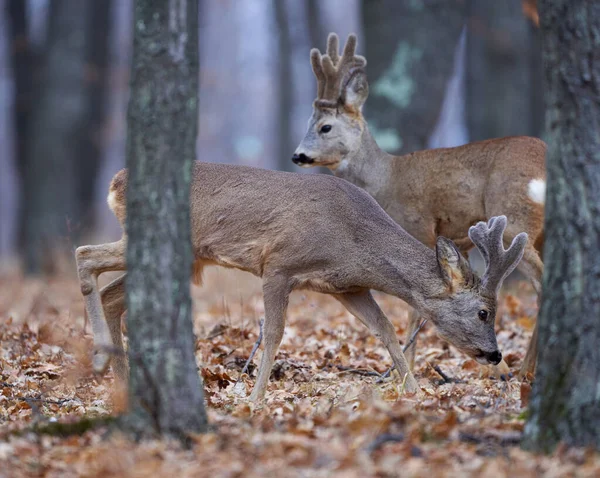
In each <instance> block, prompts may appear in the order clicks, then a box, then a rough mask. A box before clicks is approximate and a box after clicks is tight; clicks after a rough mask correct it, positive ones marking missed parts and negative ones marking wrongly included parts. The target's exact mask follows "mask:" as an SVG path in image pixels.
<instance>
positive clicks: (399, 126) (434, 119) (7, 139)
mask: <svg viewBox="0 0 600 478" xmlns="http://www.w3.org/2000/svg"><path fill="white" fill-rule="evenodd" d="M132 3H133V2H132V0H0V264H2V263H5V264H7V263H12V264H14V263H15V261H16V259H17V258H21V259H22V264H23V265H24V268H25V270H26V271H28V272H31V273H36V272H52V271H53V270H54V269H55V267H56V264H55V261H54V260H52V258H53V257H54V255H53V254H50V253H49V251H54V250H55V249H57V248H62V249H64V250H66V251H72V250H73V248H74V247H75V246H76V245H78V244H81V243H83V242H85V241H89V240H93V241H101V240H110V239H115V238H116V237H117V235H118V232H117V231H118V224H117V222H116V220H115V219H114V218H113V217H112V214H111V212H110V211H109V210H108V208H107V207H106V203H105V197H106V192H107V187H108V183H109V181H110V178H111V176H112V175H113V174H114V173H115V172H116V171H118V170H119V169H120V168H122V167H123V165H124V163H125V140H126V129H125V124H126V123H125V118H126V108H127V99H128V82H129V78H128V76H129V71H130V57H131V47H132ZM529 3H530V2H529V1H528V0H525V1H523V0H503V1H494V0H402V1H401V0H362V1H361V0H201V1H200V77H201V78H200V122H199V137H198V144H197V151H198V159H199V160H202V161H210V162H226V163H239V164H247V165H252V166H259V167H265V168H276V169H282V170H290V171H291V170H295V166H294V165H293V164H292V162H291V160H290V158H291V155H292V153H293V151H294V149H295V148H296V146H297V144H298V143H299V142H300V140H301V138H302V136H303V134H304V132H305V128H306V123H307V120H308V118H309V116H310V114H311V110H312V101H313V99H314V97H315V92H316V82H315V79H314V77H313V74H312V71H311V68H310V63H309V51H310V48H312V47H318V48H319V49H321V50H323V49H324V47H325V40H326V37H327V34H328V33H329V32H330V31H334V32H337V33H338V34H339V35H340V37H341V39H342V41H344V40H345V38H346V36H347V35H348V34H349V33H350V32H355V33H357V34H358V38H359V48H358V52H359V53H360V54H363V55H366V57H367V62H368V66H367V74H368V76H369V82H370V84H371V92H370V97H369V99H368V100H367V103H366V107H365V115H366V117H367V120H368V122H369V126H370V128H371V130H372V131H373V133H374V136H375V138H376V139H377V141H378V143H379V144H380V146H381V147H383V148H384V149H386V150H388V151H390V152H394V153H407V152H411V151H414V150H418V149H425V148H431V147H442V146H456V145H460V144H464V143H466V142H469V141H476V140H480V139H485V138H491V137H500V136H508V135H521V134H523V135H533V136H543V131H542V128H543V91H542V80H541V75H542V72H541V67H542V65H541V53H540V38H539V30H538V29H537V27H536V25H535V23H536V18H535V15H534V14H529V15H528V12H529V8H528V5H529Z"/></svg>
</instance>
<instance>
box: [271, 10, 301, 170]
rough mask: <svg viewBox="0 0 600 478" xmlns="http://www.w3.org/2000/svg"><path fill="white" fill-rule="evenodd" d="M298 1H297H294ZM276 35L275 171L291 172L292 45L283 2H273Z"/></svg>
mask: <svg viewBox="0 0 600 478" xmlns="http://www.w3.org/2000/svg"><path fill="white" fill-rule="evenodd" d="M296 1H298V0H296ZM273 9H274V11H275V20H276V22H277V33H278V35H279V51H278V54H279V61H278V70H277V89H278V93H279V95H278V99H277V109H278V110H277V116H278V121H277V127H278V128H279V134H278V142H279V147H278V150H277V159H276V164H277V169H279V170H281V171H292V170H293V169H294V168H293V166H294V163H292V161H291V159H290V158H291V157H292V154H293V152H294V149H295V146H294V144H293V143H294V141H293V139H292V122H291V118H290V117H291V115H292V107H293V105H292V97H293V91H292V88H293V86H292V45H291V42H290V28H289V24H288V15H287V12H286V2H285V0H273Z"/></svg>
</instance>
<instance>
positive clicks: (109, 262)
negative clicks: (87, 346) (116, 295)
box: [75, 239, 126, 373]
mask: <svg viewBox="0 0 600 478" xmlns="http://www.w3.org/2000/svg"><path fill="white" fill-rule="evenodd" d="M125 244H126V241H125V239H121V240H120V241H117V242H113V243H110V244H101V245H98V246H82V247H78V248H77V251H76V252H75V257H76V259H77V273H78V275H79V285H80V287H81V293H82V294H83V298H84V302H85V309H86V312H87V315H88V318H89V320H90V323H91V325H92V332H93V334H94V348H95V351H94V356H93V359H92V365H93V367H94V370H95V371H96V372H98V373H102V372H104V371H105V370H106V368H107V367H108V364H109V362H110V351H111V350H112V345H113V344H112V339H111V333H110V330H109V328H108V323H107V321H106V318H105V317H104V310H103V307H102V299H101V298H100V293H99V291H98V276H99V275H100V274H101V273H103V272H107V271H118V270H125Z"/></svg>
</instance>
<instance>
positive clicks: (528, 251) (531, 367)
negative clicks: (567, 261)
mask: <svg viewBox="0 0 600 478" xmlns="http://www.w3.org/2000/svg"><path fill="white" fill-rule="evenodd" d="M517 267H518V268H519V269H520V270H521V272H522V273H523V274H524V275H525V276H526V277H528V278H529V280H531V283H532V284H533V288H534V289H535V292H536V294H537V301H538V314H539V311H540V310H541V308H540V306H541V302H542V274H543V273H544V264H543V262H542V260H541V259H540V255H539V254H538V252H537V251H536V250H535V248H534V247H533V246H530V245H529V244H528V245H527V247H526V248H525V252H524V253H523V259H521V262H520V263H519V265H518V266H517ZM537 332H538V320H537V319H536V321H535V326H534V329H533V334H532V335H531V339H530V341H529V347H528V348H527V353H526V354H525V358H524V359H523V364H522V365H521V370H520V371H519V379H523V378H525V377H526V376H527V374H533V373H534V372H535V366H536V362H537V348H538V344H537V338H538V333H537Z"/></svg>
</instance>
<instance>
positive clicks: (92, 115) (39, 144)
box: [7, 0, 112, 273]
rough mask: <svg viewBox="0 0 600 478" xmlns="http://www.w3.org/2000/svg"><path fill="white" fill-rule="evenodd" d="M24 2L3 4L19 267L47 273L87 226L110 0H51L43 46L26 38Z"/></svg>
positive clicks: (98, 150)
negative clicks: (17, 182)
mask: <svg viewBox="0 0 600 478" xmlns="http://www.w3.org/2000/svg"><path fill="white" fill-rule="evenodd" d="M26 4H27V2H25V1H22V0H9V2H8V5H7V6H8V13H9V18H10V23H9V25H10V39H11V47H12V48H11V51H12V55H11V58H12V66H13V75H14V80H15V107H14V124H15V131H16V158H17V165H18V169H19V172H20V176H21V193H22V194H21V195H22V198H21V203H22V204H21V213H20V217H21V221H22V224H21V237H22V252H23V256H24V263H25V270H26V272H28V273H39V272H42V271H43V270H52V269H53V266H54V258H55V252H57V251H58V250H61V249H68V248H69V246H71V242H72V241H77V240H78V238H79V237H80V236H81V234H82V233H83V232H85V231H86V230H87V229H89V228H90V227H91V225H92V223H93V217H92V214H91V211H92V201H93V191H94V182H95V178H96V172H97V170H98V165H99V161H100V155H101V134H100V130H101V125H102V122H103V120H104V104H105V96H106V95H105V86H106V79H107V68H106V65H107V60H108V38H109V36H108V30H109V18H110V6H111V4H112V1H111V0H104V1H100V2H97V1H94V0H54V1H52V2H50V5H49V18H48V24H49V25H48V37H47V42H46V45H45V46H44V47H43V48H41V49H40V48H38V49H37V50H36V49H34V48H33V46H32V43H31V41H30V38H29V37H28V33H27V31H28V21H27V20H28V17H27V12H26Z"/></svg>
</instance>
